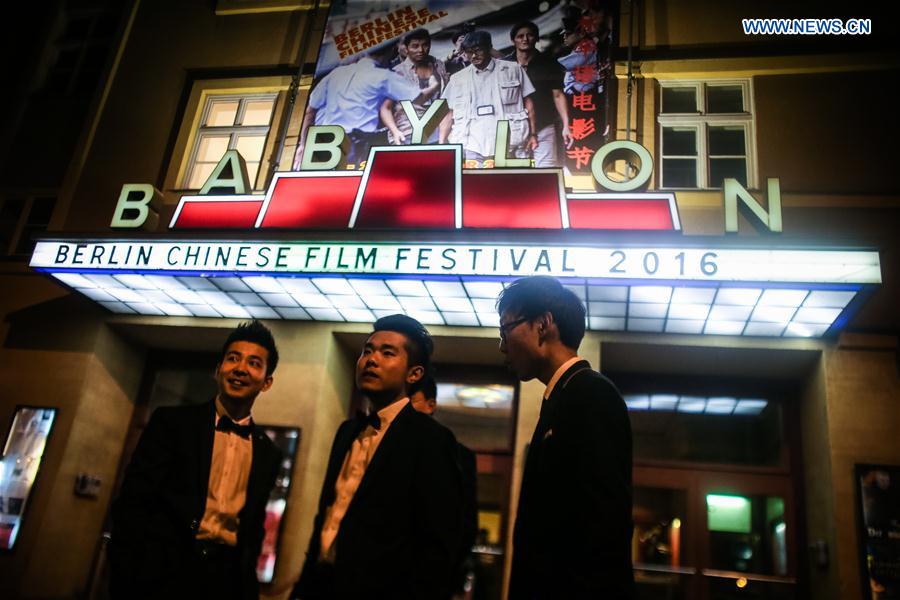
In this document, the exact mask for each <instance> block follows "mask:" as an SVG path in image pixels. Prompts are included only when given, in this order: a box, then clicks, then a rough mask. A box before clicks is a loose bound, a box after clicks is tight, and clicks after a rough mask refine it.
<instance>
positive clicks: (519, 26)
mask: <svg viewBox="0 0 900 600" xmlns="http://www.w3.org/2000/svg"><path fill="white" fill-rule="evenodd" d="M525 27H527V28H528V29H530V30H531V33H533V34H534V37H541V30H540V29H538V26H537V25H536V24H534V23H533V22H531V21H522V22H521V23H516V24H515V25H513V26H512V29H510V30H509V39H510V40H511V41H512V40H515V39H516V34H517V33H519V30H520V29H523V28H525Z"/></svg>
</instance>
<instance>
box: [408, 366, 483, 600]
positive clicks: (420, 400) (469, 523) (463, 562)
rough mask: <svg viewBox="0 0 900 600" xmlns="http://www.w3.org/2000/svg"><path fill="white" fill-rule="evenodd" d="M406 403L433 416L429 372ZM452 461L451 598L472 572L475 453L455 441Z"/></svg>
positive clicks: (433, 395)
mask: <svg viewBox="0 0 900 600" xmlns="http://www.w3.org/2000/svg"><path fill="white" fill-rule="evenodd" d="M413 389H414V390H415V391H413V392H412V393H411V394H410V395H409V402H410V403H411V404H412V406H413V408H414V409H416V410H417V411H419V412H420V413H423V414H426V415H431V416H434V412H435V411H436V410H437V382H435V380H434V376H433V375H426V376H425V377H423V378H422V379H421V380H419V382H418V383H417V384H416V385H414V386H413ZM456 461H457V463H458V464H459V470H460V474H461V475H462V492H463V495H462V501H463V504H462V529H461V530H460V533H461V536H460V544H459V552H458V553H457V556H456V569H455V572H454V575H453V591H454V594H455V597H461V596H462V595H463V594H464V593H465V591H466V590H465V588H466V583H467V581H468V578H469V573H470V572H471V571H472V559H471V555H472V546H474V545H475V537H476V535H478V470H477V464H476V459H475V453H474V452H472V451H471V450H469V449H468V448H467V447H466V446H464V445H462V444H460V443H459V442H457V444H456Z"/></svg>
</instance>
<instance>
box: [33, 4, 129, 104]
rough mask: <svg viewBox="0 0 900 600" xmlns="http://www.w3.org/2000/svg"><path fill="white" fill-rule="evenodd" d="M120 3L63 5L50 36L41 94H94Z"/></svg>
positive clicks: (113, 31)
mask: <svg viewBox="0 0 900 600" xmlns="http://www.w3.org/2000/svg"><path fill="white" fill-rule="evenodd" d="M91 4H96V6H91ZM120 4H121V3H118V2H109V3H102V2H101V3H83V2H64V3H63V7H62V10H61V11H60V13H59V16H58V18H57V19H56V20H55V21H54V24H53V31H52V32H51V34H50V35H51V39H52V43H51V45H50V48H49V54H48V55H47V57H46V58H47V63H46V64H45V66H44V71H43V79H42V83H41V85H40V86H39V87H40V91H42V92H43V93H46V94H52V95H58V96H77V95H85V94H90V93H91V92H93V91H94V88H95V87H96V85H97V82H98V81H99V80H100V76H101V75H102V74H103V69H104V66H105V65H106V59H107V56H108V54H109V49H110V47H111V46H112V44H113V42H114V41H115V37H116V31H117V29H118V26H119V16H120V14H121V6H120Z"/></svg>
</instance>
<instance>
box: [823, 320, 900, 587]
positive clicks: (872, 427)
mask: <svg viewBox="0 0 900 600" xmlns="http://www.w3.org/2000/svg"><path fill="white" fill-rule="evenodd" d="M897 348H898V346H897V337H896V336H864V335H852V334H845V335H843V336H842V337H841V340H840V343H839V344H837V345H836V346H835V347H832V348H831V349H830V350H829V352H827V353H826V355H825V370H826V372H827V374H828V375H827V384H826V389H827V399H828V427H829V437H830V441H831V472H832V486H833V487H832V491H833V494H834V499H833V502H834V516H833V519H834V523H835V526H834V527H835V533H836V544H835V545H833V546H831V547H830V550H831V552H832V557H833V565H834V567H833V568H836V569H837V572H838V578H839V593H838V597H840V598H862V597H863V596H862V587H861V586H862V583H861V579H863V580H864V579H865V576H864V575H861V574H860V572H859V567H860V564H859V555H858V553H859V552H861V551H862V549H861V548H860V544H859V539H858V537H857V518H858V511H859V510H860V509H859V507H858V506H857V502H856V497H855V494H856V483H855V481H854V477H853V466H854V465H855V464H857V463H875V464H891V465H900V437H898V435H897V432H898V431H900V360H898V354H897ZM811 500H812V499H811Z"/></svg>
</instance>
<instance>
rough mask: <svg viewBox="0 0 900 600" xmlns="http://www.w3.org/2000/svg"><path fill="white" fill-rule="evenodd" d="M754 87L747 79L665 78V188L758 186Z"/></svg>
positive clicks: (661, 115)
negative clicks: (727, 184) (728, 180)
mask: <svg viewBox="0 0 900 600" xmlns="http://www.w3.org/2000/svg"><path fill="white" fill-rule="evenodd" d="M750 93H751V87H750V82H749V81H747V80H742V81H721V82H719V81H706V82H680V81H679V82H661V92H660V111H659V116H658V122H659V125H660V132H659V142H660V159H661V160H660V164H661V168H660V187H661V188H666V189H715V188H721V187H722V186H723V185H724V181H725V179H726V178H733V179H736V180H737V181H738V182H739V183H740V184H741V185H743V186H744V187H755V186H756V177H755V174H754V162H753V156H754V133H753V131H754V130H753V111H752V108H751V107H752V104H751V102H750Z"/></svg>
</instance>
